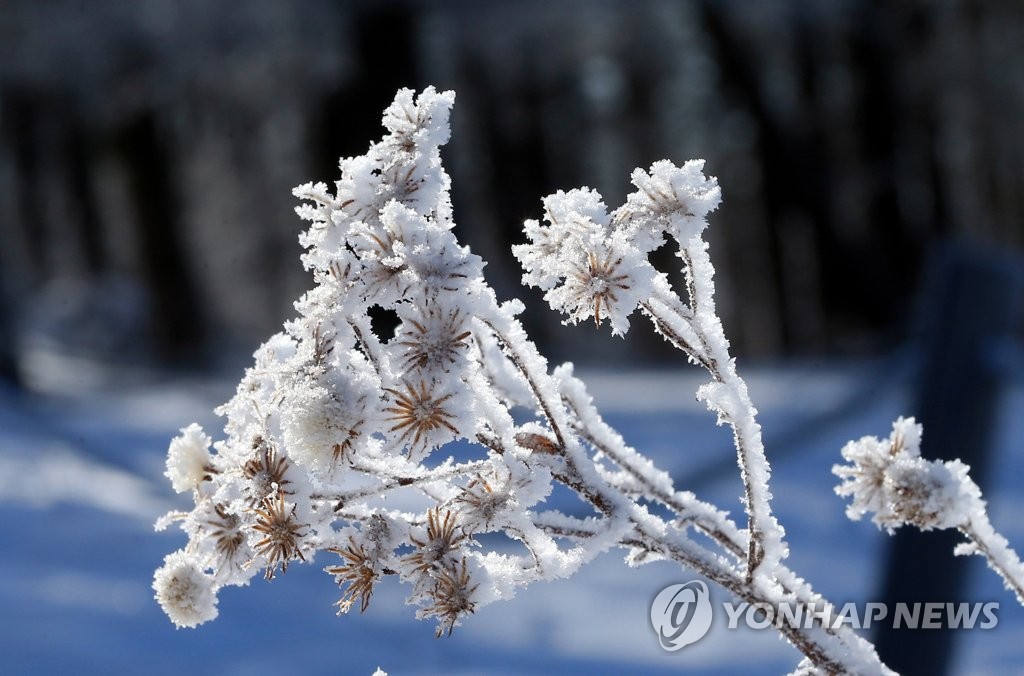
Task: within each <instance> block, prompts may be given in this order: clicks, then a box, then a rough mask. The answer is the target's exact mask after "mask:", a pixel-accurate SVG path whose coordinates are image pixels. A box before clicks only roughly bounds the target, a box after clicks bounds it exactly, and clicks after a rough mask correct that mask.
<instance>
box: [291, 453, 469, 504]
mask: <svg viewBox="0 0 1024 676" xmlns="http://www.w3.org/2000/svg"><path fill="white" fill-rule="evenodd" d="M488 465H489V463H488V461H486V460H479V461H476V462H466V463H462V464H459V465H453V466H450V467H441V468H439V469H438V470H436V471H433V472H430V473H428V474H421V475H419V476H397V475H391V474H388V473H387V472H386V471H385V470H384V469H380V468H373V467H360V466H358V465H353V467H352V469H354V470H355V471H358V472H363V473H365V474H368V475H370V476H381V477H384V478H385V479H386V481H384V482H383V483H380V484H377V485H374V486H367V487H366V488H360V489H358V490H354V491H350V492H347V493H338V494H325V493H312V494H310V496H309V497H310V498H312V499H313V500H324V501H328V502H333V503H335V507H334V511H335V512H337V511H340V510H341V509H343V508H344V507H345V505H347V504H349V503H350V502H352V501H353V500H362V499H364V498H368V497H373V496H378V495H384V494H385V493H388V492H389V491H393V490H396V489H399V488H405V487H406V486H419V485H422V484H427V483H431V482H434V481H446V480H448V479H453V478H455V477H458V476H466V475H468V474H475V473H477V472H480V471H482V470H484V469H486V468H487V467H488Z"/></svg>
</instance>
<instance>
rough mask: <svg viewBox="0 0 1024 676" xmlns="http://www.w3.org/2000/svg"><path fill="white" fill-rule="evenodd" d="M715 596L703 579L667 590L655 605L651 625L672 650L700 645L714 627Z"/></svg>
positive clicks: (655, 601) (668, 648)
mask: <svg viewBox="0 0 1024 676" xmlns="http://www.w3.org/2000/svg"><path fill="white" fill-rule="evenodd" d="M711 614H712V613H711V596H710V595H709V594H708V586H707V585H706V584H704V582H702V581H701V580H692V581H690V582H687V583H685V584H674V585H671V586H669V587H665V588H664V589H662V590H661V591H660V592H658V595H657V596H655V597H654V601H653V602H652V603H651V626H652V627H654V631H655V632H656V633H657V634H658V642H659V643H660V644H661V647H662V648H664V649H665V650H668V651H676V650H679V649H680V648H683V647H685V646H688V645H690V644H691V643H696V642H697V641H699V640H700V639H702V638H703V637H704V634H706V633H708V629H710V628H711Z"/></svg>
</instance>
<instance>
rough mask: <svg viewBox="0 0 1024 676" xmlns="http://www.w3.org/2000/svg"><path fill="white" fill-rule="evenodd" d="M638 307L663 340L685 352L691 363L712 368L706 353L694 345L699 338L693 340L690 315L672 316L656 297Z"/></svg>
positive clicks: (709, 369) (694, 336)
mask: <svg viewBox="0 0 1024 676" xmlns="http://www.w3.org/2000/svg"><path fill="white" fill-rule="evenodd" d="M640 307H641V308H642V309H643V311H644V314H646V315H647V316H648V317H649V318H650V320H651V322H652V323H653V324H654V328H655V330H656V331H657V332H658V333H660V334H661V335H662V336H664V338H665V340H667V341H668V342H670V343H672V346H673V347H675V348H676V349H677V350H680V351H681V352H683V353H684V354H686V356H687V357H689V358H690V360H691V361H693V363H695V364H700V365H701V366H703V367H704V368H705V369H707V370H708V371H713V370H714V367H713V366H712V364H711V363H710V362H709V361H708V358H707V356H706V353H705V352H704V351H703V350H701V349H698V348H697V347H695V346H694V344H695V343H698V342H699V339H698V340H694V338H696V335H693V327H692V325H691V323H690V322H691V321H692V317H690V318H685V316H679V315H676V316H674V315H673V314H672V313H671V312H670V311H668V308H666V307H665V306H664V304H663V303H662V302H660V299H658V298H651V299H649V300H646V301H644V302H642V303H640ZM687 334H691V337H690V338H689V339H688V338H686V337H684V336H686V335H687Z"/></svg>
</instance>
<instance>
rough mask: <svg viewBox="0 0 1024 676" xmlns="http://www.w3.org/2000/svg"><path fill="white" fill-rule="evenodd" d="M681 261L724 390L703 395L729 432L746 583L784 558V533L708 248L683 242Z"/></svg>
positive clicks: (698, 326) (697, 324)
mask: <svg viewBox="0 0 1024 676" xmlns="http://www.w3.org/2000/svg"><path fill="white" fill-rule="evenodd" d="M679 255H680V256H681V257H682V259H683V261H684V263H685V266H684V270H685V274H686V283H687V288H688V290H689V293H690V305H691V308H692V310H693V319H692V325H693V329H694V331H695V332H696V334H697V336H698V337H699V339H700V341H701V347H702V351H703V353H704V356H705V358H706V360H707V364H708V367H709V368H708V370H709V371H710V373H711V375H712V377H713V378H714V379H715V381H716V382H717V383H719V384H720V385H721V388H723V389H720V390H719V392H718V393H717V394H714V395H713V394H712V393H711V392H710V391H707V392H706V393H705V396H706V398H707V402H708V406H709V407H712V408H713V409H714V410H715V411H716V412H717V413H718V414H719V416H720V420H721V421H724V422H726V423H728V424H729V426H730V427H732V429H733V434H734V438H735V445H736V455H737V462H738V464H739V467H740V475H741V477H742V480H743V492H744V508H745V509H746V512H747V517H748V529H749V531H750V544H749V549H748V555H747V577H748V578H753V576H754V575H755V574H756V572H757V570H758V567H759V566H760V565H761V564H765V568H766V569H767V570H768V571H771V570H772V569H773V568H774V567H775V566H776V565H778V563H779V562H780V561H781V560H782V559H784V558H785V556H786V551H785V545H784V543H783V530H782V527H781V526H780V525H779V523H778V521H777V520H776V519H775V517H774V515H773V514H772V509H771V497H772V496H771V492H770V490H769V488H768V480H769V477H770V473H771V471H770V468H769V464H768V459H767V457H766V456H765V452H764V443H763V442H762V440H761V426H760V424H759V423H758V422H757V417H756V416H757V409H756V408H754V405H753V402H751V400H750V395H749V393H748V391H747V384H746V382H745V381H744V380H743V378H742V377H741V376H740V375H739V374H738V373H737V371H736V364H735V361H734V360H733V359H732V357H731V356H730V355H729V342H728V340H726V338H725V332H724V330H723V329H722V322H721V319H719V317H718V314H717V311H716V309H715V300H714V286H713V284H712V281H711V274H713V270H714V268H713V267H712V265H711V258H710V256H709V255H708V251H707V243H706V242H704V241H703V240H702V239H700V238H697V237H695V238H693V239H691V240H690V241H689V242H687V243H685V245H684V243H682V242H681V243H680V254H679ZM656 288H657V287H656ZM662 300H668V301H671V299H664V298H663V299H662ZM666 304H667V305H669V306H670V307H671V304H670V303H666ZM723 390H724V391H723Z"/></svg>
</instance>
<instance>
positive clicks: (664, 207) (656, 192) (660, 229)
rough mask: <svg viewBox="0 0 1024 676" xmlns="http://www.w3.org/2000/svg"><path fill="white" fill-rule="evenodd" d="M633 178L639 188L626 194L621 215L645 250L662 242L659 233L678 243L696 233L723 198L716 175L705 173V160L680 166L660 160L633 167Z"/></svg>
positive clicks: (694, 235)
mask: <svg viewBox="0 0 1024 676" xmlns="http://www.w3.org/2000/svg"><path fill="white" fill-rule="evenodd" d="M632 181H633V185H635V186H636V187H637V188H638V190H637V192H634V193H632V194H630V195H629V197H627V198H626V205H625V206H624V207H623V213H622V215H623V216H625V217H627V220H628V222H629V224H630V226H629V227H631V228H633V229H634V230H635V231H636V232H635V238H636V240H637V246H640V247H641V248H643V249H645V250H647V251H650V250H652V249H654V248H656V247H657V246H659V245H660V244H661V242H662V233H668V234H669V235H671V236H672V237H673V238H674V239H675V240H677V241H678V242H680V243H685V242H688V241H689V240H690V239H692V238H693V237H697V236H699V235H700V234H701V233H702V232H704V228H705V227H706V226H707V220H706V218H707V215H708V214H709V213H711V212H712V211H714V210H715V209H716V208H718V204H719V203H720V202H721V201H722V191H721V189H720V188H719V187H718V181H717V179H715V178H714V177H711V178H707V177H705V176H704V160H690V161H689V162H686V163H685V164H683V166H681V167H677V166H676V165H674V164H672V162H669V161H668V160H661V161H660V162H655V163H654V164H652V165H651V169H650V172H646V171H644V170H643V169H636V170H634V171H633V176H632ZM617 215H618V214H617Z"/></svg>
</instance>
